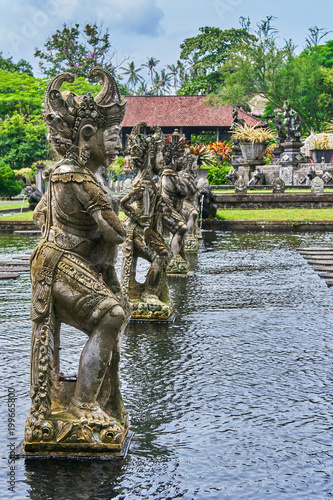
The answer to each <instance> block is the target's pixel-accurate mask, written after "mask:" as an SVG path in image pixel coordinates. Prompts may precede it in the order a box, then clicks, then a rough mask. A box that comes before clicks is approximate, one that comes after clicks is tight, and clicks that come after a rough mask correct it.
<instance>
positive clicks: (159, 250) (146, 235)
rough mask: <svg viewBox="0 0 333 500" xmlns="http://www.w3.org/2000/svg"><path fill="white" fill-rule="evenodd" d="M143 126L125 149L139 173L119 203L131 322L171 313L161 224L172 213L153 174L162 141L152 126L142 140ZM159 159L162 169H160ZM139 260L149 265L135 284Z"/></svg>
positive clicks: (124, 282)
mask: <svg viewBox="0 0 333 500" xmlns="http://www.w3.org/2000/svg"><path fill="white" fill-rule="evenodd" d="M142 127H146V124H145V123H144V122H142V123H139V124H138V125H136V126H135V127H134V128H133V130H132V132H131V134H130V135H129V136H128V147H127V150H126V153H127V154H130V155H131V158H132V162H133V166H134V167H135V168H137V169H139V173H138V175H137V177H136V179H135V180H134V182H133V189H132V190H131V191H130V192H129V193H128V194H127V195H125V196H124V197H123V198H122V200H121V202H120V203H121V207H122V209H123V211H124V212H125V214H126V215H127V220H126V222H125V226H126V234H127V236H126V240H125V242H124V244H123V261H122V271H121V283H122V290H123V292H124V294H126V295H127V296H128V297H129V299H130V302H131V303H132V305H133V313H132V319H140V320H142V319H144V320H166V319H167V318H169V317H170V316H171V315H172V313H173V306H172V302H171V300H170V297H169V289H168V282H167V275H166V269H167V266H168V264H169V262H170V260H171V258H172V252H171V249H170V247H169V246H168V245H167V243H166V242H165V241H164V239H163V235H162V221H163V217H164V216H165V215H168V212H170V213H171V210H169V208H168V207H167V206H166V205H165V203H164V202H163V200H162V197H161V194H160V192H159V190H158V187H157V185H156V184H155V182H154V181H153V177H154V175H155V174H156V172H158V171H159V168H163V166H164V163H163V153H162V149H163V138H162V135H161V130H160V129H159V128H158V127H155V134H154V135H153V136H152V137H148V138H146V137H142V136H141V134H140V129H141V128H142ZM161 160H162V166H161V167H159V163H160V161H161ZM138 257H141V258H143V259H145V260H146V261H148V262H150V269H149V271H148V273H147V276H146V280H145V282H144V283H138V282H137V281H136V268H137V260H138Z"/></svg>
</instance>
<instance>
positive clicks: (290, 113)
mask: <svg viewBox="0 0 333 500" xmlns="http://www.w3.org/2000/svg"><path fill="white" fill-rule="evenodd" d="M283 115H284V126H285V129H286V132H287V138H286V142H300V138H301V134H302V124H301V118H300V116H299V114H298V113H297V111H295V110H294V109H292V108H291V106H290V103H289V101H288V100H287V99H286V100H285V101H284V104H283Z"/></svg>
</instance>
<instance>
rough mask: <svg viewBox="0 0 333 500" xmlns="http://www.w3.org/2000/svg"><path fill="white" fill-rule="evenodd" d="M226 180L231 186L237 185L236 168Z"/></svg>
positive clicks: (229, 173) (232, 169)
mask: <svg viewBox="0 0 333 500" xmlns="http://www.w3.org/2000/svg"><path fill="white" fill-rule="evenodd" d="M226 178H227V180H228V181H229V182H230V183H231V184H235V180H236V179H237V172H236V170H235V169H234V168H231V169H230V170H229V172H228V173H227V175H226Z"/></svg>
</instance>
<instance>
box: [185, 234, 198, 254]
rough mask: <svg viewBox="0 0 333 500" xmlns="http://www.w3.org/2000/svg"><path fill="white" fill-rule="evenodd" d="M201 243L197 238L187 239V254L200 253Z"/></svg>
mask: <svg viewBox="0 0 333 500" xmlns="http://www.w3.org/2000/svg"><path fill="white" fill-rule="evenodd" d="M199 247H200V243H199V240H198V239H197V238H193V237H186V238H185V252H188V253H197V252H198V251H199Z"/></svg>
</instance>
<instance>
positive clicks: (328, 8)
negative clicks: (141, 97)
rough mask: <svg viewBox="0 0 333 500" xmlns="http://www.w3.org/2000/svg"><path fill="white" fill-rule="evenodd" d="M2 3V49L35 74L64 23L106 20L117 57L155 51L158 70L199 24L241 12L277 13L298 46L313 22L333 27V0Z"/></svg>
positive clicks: (139, 58)
mask: <svg viewBox="0 0 333 500" xmlns="http://www.w3.org/2000/svg"><path fill="white" fill-rule="evenodd" d="M0 7H1V20H0V28H1V29H0V50H2V52H3V55H4V56H6V57H8V56H13V60H14V61H17V60H18V59H20V58H24V59H27V60H28V61H30V62H31V64H32V65H33V66H34V69H35V75H36V76H41V74H40V73H39V71H38V62H37V61H36V59H34V57H33V53H34V50H35V48H36V47H38V48H42V47H43V44H44V42H45V40H46V38H47V37H48V36H49V35H50V34H52V33H53V32H54V31H55V30H56V29H59V28H61V27H62V25H63V23H68V24H71V23H72V24H73V23H75V22H79V23H80V24H83V23H85V22H91V23H92V22H97V23H98V24H100V23H103V26H104V27H105V28H109V31H110V34H111V41H112V44H113V48H114V49H116V52H117V59H118V62H121V60H122V59H123V58H124V57H128V56H129V57H130V60H134V61H135V63H136V65H138V66H139V65H141V64H142V63H144V62H145V60H146V58H147V57H151V56H153V57H155V58H157V59H160V61H161V63H160V64H159V67H157V70H158V69H161V68H162V67H163V66H164V65H166V64H172V63H175V62H176V61H177V59H178V58H179V53H180V48H179V46H180V43H181V42H182V41H183V40H184V38H186V37H189V36H194V35H196V34H198V28H199V27H200V26H217V27H219V28H221V29H228V28H232V27H236V28H238V27H239V22H238V19H239V17H240V16H243V17H248V16H249V17H250V18H251V20H252V23H253V25H255V24H256V23H257V22H259V21H260V19H263V18H265V17H266V16H267V15H273V16H275V17H276V18H277V19H276V20H275V21H274V25H275V26H276V27H277V28H278V29H279V31H280V36H281V41H282V40H283V39H284V38H286V39H289V38H292V39H293V41H294V42H295V43H296V44H297V45H298V47H299V49H301V48H302V47H303V46H304V44H305V41H304V39H305V33H306V32H307V30H308V28H309V27H311V26H314V25H317V26H318V27H320V28H326V29H327V30H330V29H332V30H333V23H332V19H333V2H332V0H327V1H323V0H321V1H317V2H313V0H311V1H310V0H275V1H274V2H273V1H271V0H200V1H199V0H121V1H119V0H94V1H92V0H0ZM331 38H333V33H332V35H331Z"/></svg>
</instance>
